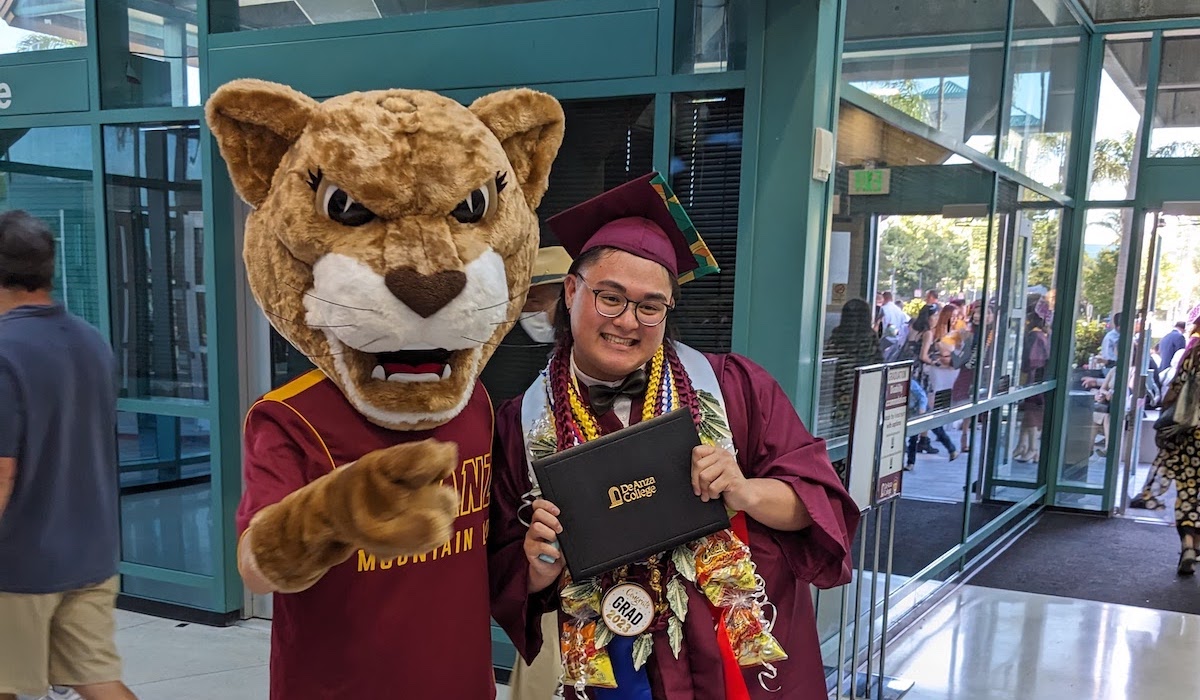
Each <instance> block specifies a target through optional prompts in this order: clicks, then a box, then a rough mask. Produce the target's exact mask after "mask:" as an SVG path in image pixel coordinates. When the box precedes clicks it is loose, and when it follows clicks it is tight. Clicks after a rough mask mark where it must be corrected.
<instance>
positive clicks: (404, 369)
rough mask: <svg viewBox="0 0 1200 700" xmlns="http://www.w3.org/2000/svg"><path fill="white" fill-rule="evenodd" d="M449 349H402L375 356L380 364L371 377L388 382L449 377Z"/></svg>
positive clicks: (431, 380)
mask: <svg viewBox="0 0 1200 700" xmlns="http://www.w3.org/2000/svg"><path fill="white" fill-rule="evenodd" d="M452 355H453V353H451V352H450V351H449V350H443V349H440V348H438V349H434V350H400V351H397V352H384V353H380V354H378V355H376V356H375V359H376V360H377V361H378V363H379V364H377V365H375V369H374V370H372V372H371V378H372V379H377V380H380V381H388V382H436V381H439V380H442V379H449V378H450V373H451V366H450V362H451V357H452Z"/></svg>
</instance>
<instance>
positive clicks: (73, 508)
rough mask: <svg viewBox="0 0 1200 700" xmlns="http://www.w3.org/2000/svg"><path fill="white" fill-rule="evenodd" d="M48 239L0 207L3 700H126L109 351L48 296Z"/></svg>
mask: <svg viewBox="0 0 1200 700" xmlns="http://www.w3.org/2000/svg"><path fill="white" fill-rule="evenodd" d="M54 256H55V251H54V236H53V234H51V232H50V229H49V228H48V227H47V226H46V225H45V224H44V223H42V221H41V220H39V219H36V218H34V217H33V216H30V215H29V214H27V213H25V212H23V211H10V212H6V213H4V214H0V699H2V700H13V699H14V698H15V697H16V694H17V693H20V694H24V695H33V696H41V695H43V694H45V693H46V692H47V690H48V689H49V687H50V685H51V684H54V685H55V686H67V687H70V688H73V689H74V690H75V691H76V692H78V693H79V695H81V696H83V698H84V700H131V699H132V698H134V695H133V693H132V692H130V690H129V688H127V687H125V684H124V683H122V682H121V658H120V656H119V655H118V653H117V646H116V642H115V639H114V635H115V632H116V618H115V616H114V613H113V609H114V606H115V603H116V599H117V584H118V579H117V559H118V557H119V547H120V544H119V542H120V530H119V525H118V519H117V504H118V490H117V489H118V486H117V483H118V482H117V442H116V434H117V432H116V430H117V427H116V423H117V386H116V376H117V367H116V361H115V359H114V358H113V352H112V348H111V347H110V346H109V344H108V341H107V340H105V339H104V337H103V336H102V335H100V332H99V331H97V330H96V329H95V328H93V327H92V326H91V325H89V324H88V323H87V322H86V321H84V320H83V319H80V318H78V317H76V316H73V315H71V314H70V313H68V312H67V311H66V309H64V308H63V306H62V305H61V304H59V303H57V302H55V301H54V299H53V298H52V296H51V285H52V283H53V279H54V269H55V267H54Z"/></svg>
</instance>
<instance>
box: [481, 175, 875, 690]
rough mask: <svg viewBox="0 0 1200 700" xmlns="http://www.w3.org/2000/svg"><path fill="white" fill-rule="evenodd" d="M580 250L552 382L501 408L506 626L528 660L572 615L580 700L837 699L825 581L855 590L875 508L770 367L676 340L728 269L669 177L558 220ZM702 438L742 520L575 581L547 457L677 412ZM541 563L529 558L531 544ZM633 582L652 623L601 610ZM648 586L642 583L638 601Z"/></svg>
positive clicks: (697, 473) (500, 550)
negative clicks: (541, 466)
mask: <svg viewBox="0 0 1200 700" xmlns="http://www.w3.org/2000/svg"><path fill="white" fill-rule="evenodd" d="M549 224H550V226H551V228H552V229H553V231H554V233H555V234H556V235H557V236H558V238H559V240H560V241H561V242H562V243H563V245H564V246H565V247H566V248H567V250H568V251H569V252H570V253H571V254H572V256H573V257H574V258H575V262H574V264H573V265H572V267H571V271H570V274H569V275H568V276H567V279H566V281H565V283H564V289H563V298H562V300H561V301H560V304H561V306H560V309H559V313H558V314H557V320H558V338H557V345H556V348H555V352H554V354H553V356H552V358H551V360H550V363H549V365H548V366H547V368H546V370H544V371H543V372H542V373H541V375H539V377H538V379H537V381H535V382H534V384H533V386H531V387H530V388H529V390H528V391H526V392H525V393H524V394H523V395H522V396H518V397H516V398H514V399H512V400H510V401H509V402H507V403H505V404H504V405H503V406H501V407H500V409H499V410H498V411H497V415H496V435H497V438H496V439H497V445H496V447H495V449H494V450H493V452H494V455H495V456H494V462H493V477H494V481H493V498H492V517H491V530H492V532H491V535H490V539H489V551H490V553H491V561H492V569H491V590H492V614H493V617H494V618H495V619H496V620H497V622H499V623H500V624H501V625H502V626H503V627H504V628H505V630H506V631H507V632H508V634H509V637H510V638H511V639H512V641H513V643H514V644H515V645H516V647H517V650H518V652H519V653H520V654H521V655H522V656H523V657H524V658H526V659H532V658H533V657H534V656H535V655H536V654H537V653H538V651H539V649H540V647H541V646H542V643H543V640H542V639H541V633H540V629H539V627H538V616H539V614H540V613H541V612H543V611H544V610H548V609H555V608H557V609H558V610H559V613H558V614H559V620H560V623H561V630H562V634H561V639H559V640H547V643H548V644H555V643H558V644H560V645H561V658H562V663H563V669H564V686H565V691H566V697H568V698H572V697H578V696H579V694H578V693H577V691H583V692H586V694H587V697H589V698H598V699H599V700H616V699H618V698H619V699H620V700H626V699H628V698H637V699H638V700H708V699H711V700H719V699H721V700H723V699H729V700H734V699H737V698H745V699H749V698H756V699H757V698H780V699H786V700H809V699H812V700H817V699H823V698H826V697H827V692H826V684H825V672H824V669H823V666H822V663H821V654H820V649H819V643H818V639H817V629H816V623H815V619H814V610H813V603H812V598H811V596H810V594H809V584H812V585H815V586H817V587H819V588H829V587H833V586H838V585H841V584H844V583H847V582H848V581H850V578H851V570H852V564H851V559H850V556H849V552H850V543H851V541H852V540H853V538H854V533H855V529H856V528H857V526H858V519H859V509H858V507H857V506H856V505H855V504H854V503H853V501H852V500H851V499H850V496H849V495H848V494H847V493H846V491H845V489H844V488H843V486H842V484H841V482H840V480H839V478H838V476H837V473H836V472H835V471H834V469H833V467H832V466H831V464H830V461H829V456H828V454H827V453H826V450H825V444H824V441H822V440H820V439H817V438H814V437H813V436H812V435H811V434H810V433H809V431H808V430H807V429H806V428H805V427H804V425H803V423H802V422H801V421H800V418H799V416H797V414H796V411H795V409H794V407H793V406H792V403H791V401H790V400H789V399H788V397H787V396H786V395H785V394H784V392H783V390H782V389H781V388H780V386H779V384H778V383H777V382H776V381H775V380H774V379H773V378H772V377H771V376H770V375H769V374H767V372H766V371H765V370H764V369H762V368H761V367H759V366H758V365H757V364H755V363H754V362H752V361H751V360H749V359H747V358H745V357H742V356H739V355H735V354H720V355H718V354H709V353H701V352H698V351H696V350H693V349H691V348H689V347H687V346H686V345H683V344H682V343H679V342H677V341H674V340H671V339H670V338H668V337H667V333H666V328H667V323H666V321H667V318H668V317H669V315H670V313H671V311H672V310H673V309H674V308H675V304H676V303H677V302H678V301H679V298H680V296H679V287H680V284H682V283H684V282H687V281H689V280H691V279H695V278H696V277H698V276H700V275H703V274H707V273H709V272H715V271H716V264H715V261H713V260H712V257H711V254H710V253H709V251H708V249H707V247H706V246H705V245H704V243H703V241H702V240H701V239H700V237H699V235H698V234H697V233H696V231H695V229H694V227H693V226H692V224H691V222H690V220H688V218H687V215H686V213H685V212H684V211H683V209H682V207H681V206H680V205H679V202H678V200H677V199H676V198H675V197H674V196H673V195H672V194H671V192H670V189H669V188H668V187H667V185H666V183H665V181H664V180H663V179H662V177H661V176H659V175H658V174H656V173H652V174H650V175H648V176H646V177H643V178H641V179H639V180H636V181H634V182H631V183H628V184H626V185H622V186H620V187H618V188H616V189H614V190H611V191H609V192H606V193H604V194H602V195H600V196H599V197H596V198H594V199H592V200H589V201H588V202H585V203H583V204H581V205H579V206H577V207H575V208H573V209H570V210H568V211H566V212H563V213H562V214H559V215H558V216H556V217H554V218H552V219H551V220H550V222H549ZM675 409H681V410H687V411H689V412H690V413H691V414H692V417H693V420H694V421H695V422H696V424H697V428H698V431H699V433H700V435H701V440H702V443H703V444H702V445H700V446H699V447H697V448H695V450H694V451H693V454H692V483H693V490H694V492H695V494H696V495H697V496H699V497H700V498H702V499H704V500H709V499H713V498H720V499H722V500H723V502H724V504H725V506H726V508H727V510H728V511H730V513H731V527H730V528H729V529H728V530H725V531H722V532H718V533H714V534H713V535H709V536H706V537H704V538H701V539H700V540H697V541H695V542H692V543H689V544H686V545H683V546H680V547H678V548H676V549H675V550H673V551H671V552H666V553H663V554H662V555H658V556H655V557H651V558H650V559H648V560H646V561H642V562H637V563H635V564H632V565H628V566H624V567H621V568H619V569H617V570H615V571H611V572H608V573H606V574H604V575H602V576H599V577H597V578H595V579H589V580H587V581H571V580H570V575H569V574H568V573H567V572H566V571H565V567H564V562H563V559H562V554H561V552H560V551H559V549H558V547H557V542H556V539H557V534H558V533H559V532H561V525H560V523H559V521H558V519H557V517H556V516H557V515H558V512H559V511H558V508H557V507H556V506H555V505H554V504H553V503H549V502H548V501H546V500H544V499H541V498H540V491H539V490H538V488H537V486H536V483H534V481H535V480H534V477H533V474H532V470H531V468H530V466H529V465H530V461H531V460H533V459H537V458H540V457H543V456H546V455H549V454H553V453H554V452H556V451H559V450H562V449H566V448H569V447H571V446H574V445H577V444H580V443H582V442H585V441H587V440H590V439H594V438H595V437H598V436H600V435H604V434H607V433H611V432H614V431H617V430H620V429H622V428H623V427H625V426H627V425H630V424H633V423H637V422H638V421H641V420H647V419H649V418H651V417H653V416H656V415H660V414H661V413H663V412H665V411H669V410H675ZM522 551H523V553H524V557H521V556H520V554H519V553H520V552H522ZM616 587H624V588H622V589H621V590H623V591H628V590H630V589H631V588H632V589H633V590H635V591H637V593H636V594H635V595H634V596H632V598H636V599H638V600H640V601H642V603H641V604H642V605H643V606H644V607H645V612H646V615H645V616H644V617H645V622H644V623H643V624H642V625H640V626H639V628H638V629H635V630H632V634H631V633H630V632H631V631H630V630H629V629H619V628H618V629H610V628H609V627H608V626H607V625H606V624H605V622H604V619H603V617H602V616H601V614H600V608H601V607H602V605H603V602H602V601H603V599H604V594H605V593H606V592H607V591H611V590H613V589H614V588H616ZM639 589H640V590H639Z"/></svg>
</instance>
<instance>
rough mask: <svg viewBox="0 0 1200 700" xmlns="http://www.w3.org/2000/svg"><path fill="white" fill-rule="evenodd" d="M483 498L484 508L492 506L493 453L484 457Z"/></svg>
mask: <svg viewBox="0 0 1200 700" xmlns="http://www.w3.org/2000/svg"><path fill="white" fill-rule="evenodd" d="M482 459H483V475H484V476H483V498H482V499H481V502H482V503H483V507H484V508H487V507H488V506H490V505H491V504H492V453H491V452H489V453H487V454H485V455H484V456H483V457H482Z"/></svg>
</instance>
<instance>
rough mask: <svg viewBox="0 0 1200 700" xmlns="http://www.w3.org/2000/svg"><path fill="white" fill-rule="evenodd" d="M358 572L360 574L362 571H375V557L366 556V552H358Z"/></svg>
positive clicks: (371, 555) (372, 555)
mask: <svg viewBox="0 0 1200 700" xmlns="http://www.w3.org/2000/svg"><path fill="white" fill-rule="evenodd" d="M358 570H359V572H360V573H361V572H363V571H374V570H375V555H374V554H367V553H366V552H364V551H362V550H361V549H360V550H358Z"/></svg>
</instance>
